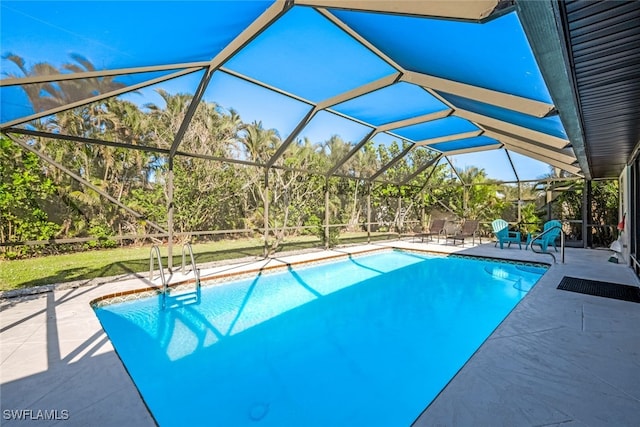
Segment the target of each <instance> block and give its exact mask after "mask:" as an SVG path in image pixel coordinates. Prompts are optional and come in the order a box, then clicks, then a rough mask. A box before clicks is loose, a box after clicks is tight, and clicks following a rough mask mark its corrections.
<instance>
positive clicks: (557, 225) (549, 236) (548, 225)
mask: <svg viewBox="0 0 640 427" xmlns="http://www.w3.org/2000/svg"><path fill="white" fill-rule="evenodd" d="M547 230H550V231H548V232H547ZM545 232H546V233H545ZM561 232H562V223H561V222H560V221H558V220H557V219H553V220H551V221H547V222H545V223H544V227H543V229H542V233H541V235H542V237H538V238H535V239H533V240H532V241H531V243H530V244H531V246H533V245H539V246H540V250H541V251H542V252H547V247H549V246H553V249H555V251H556V252H558V248H557V247H556V239H557V238H558V237H559V236H560V233H561Z"/></svg>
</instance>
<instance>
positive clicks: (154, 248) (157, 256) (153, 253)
mask: <svg viewBox="0 0 640 427" xmlns="http://www.w3.org/2000/svg"><path fill="white" fill-rule="evenodd" d="M154 256H155V259H156V261H157V262H158V268H159V269H160V281H161V282H162V307H163V308H164V305H165V299H166V296H167V285H168V283H167V280H166V279H165V277H164V268H162V258H161V257H160V248H159V247H158V245H153V246H151V253H150V254H149V280H151V281H153V258H154Z"/></svg>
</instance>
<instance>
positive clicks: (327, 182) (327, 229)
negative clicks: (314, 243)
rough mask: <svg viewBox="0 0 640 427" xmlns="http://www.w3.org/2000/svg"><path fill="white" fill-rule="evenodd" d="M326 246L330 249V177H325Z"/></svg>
mask: <svg viewBox="0 0 640 427" xmlns="http://www.w3.org/2000/svg"><path fill="white" fill-rule="evenodd" d="M324 248H325V250H326V249H329V178H328V177H325V179H324Z"/></svg>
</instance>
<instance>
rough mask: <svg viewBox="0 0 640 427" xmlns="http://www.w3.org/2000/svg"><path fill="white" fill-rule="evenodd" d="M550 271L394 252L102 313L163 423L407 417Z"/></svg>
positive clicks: (348, 422)
mask: <svg viewBox="0 0 640 427" xmlns="http://www.w3.org/2000/svg"><path fill="white" fill-rule="evenodd" d="M544 272H545V269H544V268H542V267H540V266H532V265H518V264H508V263H499V262H491V261H488V260H479V259H468V258H462V257H442V256H433V255H428V254H418V253H410V252H400V251H386V252H382V253H375V254H371V255H365V256H357V257H351V258H347V259H343V260H340V261H336V262H331V263H326V264H320V265H316V266H310V267H301V268H295V269H288V270H286V271H283V272H278V273H269V274H261V275H257V276H255V277H253V278H246V279H243V280H238V281H235V282H229V283H227V284H224V285H221V286H210V287H206V286H205V287H203V288H202V291H201V294H200V295H186V296H184V298H180V297H176V296H175V295H174V296H172V297H171V298H170V299H169V304H168V306H169V307H170V308H168V309H165V310H163V309H162V302H161V298H160V297H159V296H156V297H151V298H144V299H139V300H136V301H131V302H125V303H120V304H111V305H105V306H102V307H96V309H95V312H96V314H97V316H98V318H99V319H100V322H101V323H102V325H103V327H104V329H105V331H106V332H107V334H108V336H109V338H110V339H111V341H112V343H113V345H114V347H115V349H116V351H117V352H118V354H119V356H120V358H121V359H122V361H123V363H124V365H125V366H126V368H127V370H128V372H129V374H130V375H131V377H132V379H133V381H134V382H135V384H136V386H137V387H138V390H139V391H140V394H141V395H142V397H143V399H144V401H145V402H146V404H147V406H148V407H149V409H150V411H151V413H152V414H153V416H154V418H155V419H156V421H157V422H158V424H159V425H161V426H178V425H179V426H182V425H211V426H249V425H256V424H257V423H259V424H260V425H262V426H278V427H281V426H303V425H304V426H328V425H331V426H389V425H410V424H411V423H412V422H413V421H414V420H415V419H416V418H417V417H418V415H419V414H420V413H421V412H422V410H423V409H424V408H425V407H426V406H427V405H428V404H429V403H430V402H431V401H432V400H433V399H434V398H435V397H436V395H437V394H438V393H439V392H440V390H441V389H442V388H443V387H444V386H445V385H446V384H447V382H449V380H450V379H451V378H452V377H453V376H454V375H455V373H456V372H457V371H458V370H459V369H460V368H461V367H462V365H463V364H464V363H465V362H466V361H467V360H468V359H469V357H471V355H472V354H473V353H474V352H475V351H476V349H477V348H478V347H479V346H480V345H481V344H482V342H483V341H484V340H485V339H486V338H487V337H488V336H489V335H490V334H491V332H492V331H493V330H494V329H495V328H496V326H497V325H498V324H499V323H500V322H501V321H502V320H503V319H504V318H505V317H506V316H507V314H508V313H509V312H510V311H511V310H512V309H513V307H515V305H516V304H517V303H518V302H519V301H520V300H521V299H522V298H523V297H524V295H526V292H527V291H528V290H529V289H531V287H532V286H533V285H534V284H535V283H536V282H537V280H538V279H539V278H540V276H541V275H542V274H543V273H544Z"/></svg>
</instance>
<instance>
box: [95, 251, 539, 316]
mask: <svg viewBox="0 0 640 427" xmlns="http://www.w3.org/2000/svg"><path fill="white" fill-rule="evenodd" d="M391 251H402V252H414V253H419V254H430V255H434V256H441V257H447V258H449V257H451V258H466V259H469V258H471V259H478V260H482V261H490V262H498V263H505V264H512V265H524V266H532V267H540V268H545V269H546V270H548V269H549V268H550V267H551V264H549V263H544V262H540V261H524V260H522V261H521V260H514V259H507V258H495V257H489V256H481V255H465V254H457V253H449V254H445V253H442V252H436V251H433V250H424V249H416V248H404V247H397V246H386V247H379V248H374V249H367V250H362V251H358V252H355V253H350V252H344V253H341V254H335V255H329V256H325V257H322V258H316V259H310V260H302V261H293V262H286V261H282V260H278V261H279V262H280V264H277V265H271V266H269V265H265V266H261V267H259V268H251V269H249V270H243V271H237V272H231V273H213V274H212V275H210V276H207V278H206V280H205V281H204V282H205V283H206V285H205V286H206V287H211V286H220V285H223V284H225V283H229V282H231V281H234V280H240V279H245V278H248V277H253V276H256V275H261V274H263V273H277V272H280V271H283V270H287V269H290V268H292V267H299V266H304V267H307V266H312V265H320V264H325V263H330V262H334V261H336V260H339V259H342V258H353V257H360V256H366V255H371V254H373V253H377V252H391ZM271 259H277V258H276V257H272V258H271ZM202 282H203V281H202V280H200V284H201V285H202V284H203V283H202ZM195 284H196V279H195V278H190V279H184V280H180V281H178V282H175V283H171V284H168V285H167V290H169V291H170V292H172V291H173V292H176V291H183V290H189V289H192V288H193V286H194V285H195ZM163 292H164V290H163V288H162V287H160V286H148V287H144V288H139V289H130V290H126V291H119V292H113V293H110V294H105V295H102V296H99V297H97V298H95V299H93V300H91V301H90V302H89V304H90V305H91V308H93V309H94V310H95V309H97V308H102V307H106V306H109V305H112V304H119V303H123V302H128V301H135V300H138V299H143V298H149V297H153V296H157V295H162V294H163Z"/></svg>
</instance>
